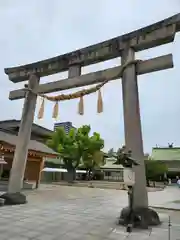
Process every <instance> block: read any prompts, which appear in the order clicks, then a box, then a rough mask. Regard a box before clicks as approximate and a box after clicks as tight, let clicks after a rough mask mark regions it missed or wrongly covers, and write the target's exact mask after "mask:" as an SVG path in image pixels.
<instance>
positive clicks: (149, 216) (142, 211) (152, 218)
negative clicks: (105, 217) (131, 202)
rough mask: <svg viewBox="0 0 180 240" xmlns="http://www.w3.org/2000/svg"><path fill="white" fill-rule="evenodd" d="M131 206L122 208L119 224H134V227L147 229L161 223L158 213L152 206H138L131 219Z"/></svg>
mask: <svg viewBox="0 0 180 240" xmlns="http://www.w3.org/2000/svg"><path fill="white" fill-rule="evenodd" d="M129 214H130V208H129V207H125V208H123V209H122V211H121V213H120V218H119V224H120V225H123V226H128V225H129V224H131V225H132V227H134V228H141V229H147V228H148V227H149V226H157V225H160V224H161V221H160V219H159V216H158V213H157V212H156V211H155V210H153V209H151V208H136V209H134V210H133V214H132V220H131V221H129Z"/></svg>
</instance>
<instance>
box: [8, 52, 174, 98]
mask: <svg viewBox="0 0 180 240" xmlns="http://www.w3.org/2000/svg"><path fill="white" fill-rule="evenodd" d="M172 67H173V58H172V54H168V55H164V56H160V57H156V58H152V59H149V60H144V61H142V62H139V63H138V64H137V74H139V75H141V74H146V73H150V72H155V71H160V70H164V69H169V68H172ZM120 68H121V66H118V67H113V68H109V69H106V70H101V71H98V72H93V73H88V74H85V75H81V76H79V77H74V78H67V79H63V80H58V81H55V82H50V83H45V84H41V85H39V87H38V88H37V92H38V93H50V92H57V91H62V90H67V89H71V88H76V87H83V86H87V85H92V84H97V83H100V82H103V81H104V80H105V79H108V80H115V79H118V78H120V77H121V75H120V74H119V73H120ZM24 97H25V91H24V89H19V90H14V91H11V92H10V94H9V99H10V100H16V99H22V98H24Z"/></svg>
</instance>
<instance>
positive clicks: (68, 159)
mask: <svg viewBox="0 0 180 240" xmlns="http://www.w3.org/2000/svg"><path fill="white" fill-rule="evenodd" d="M90 130H91V128H90V126H89V125H84V126H82V127H80V128H78V129H77V130H76V129H71V130H70V131H69V133H68V134H66V133H65V131H64V129H63V128H61V127H60V128H57V129H56V130H55V131H54V132H53V133H52V135H51V138H50V140H48V142H47V145H48V146H49V147H50V148H52V149H53V150H54V151H56V152H57V153H59V155H60V157H61V158H62V159H63V162H64V166H65V168H66V169H67V171H68V181H69V182H72V181H73V180H74V179H75V171H76V168H77V167H78V166H79V164H80V162H81V161H83V163H84V161H85V159H86V161H88V164H89V166H90V165H91V164H90V163H91V160H90V159H91V156H93V157H94V156H95V154H96V152H98V150H100V149H101V148H102V147H103V146H104V141H103V140H102V139H100V135H99V134H98V133H94V134H93V136H91V137H90V136H89V134H90ZM93 163H94V162H93Z"/></svg>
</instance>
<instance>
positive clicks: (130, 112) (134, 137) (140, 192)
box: [119, 47, 160, 228]
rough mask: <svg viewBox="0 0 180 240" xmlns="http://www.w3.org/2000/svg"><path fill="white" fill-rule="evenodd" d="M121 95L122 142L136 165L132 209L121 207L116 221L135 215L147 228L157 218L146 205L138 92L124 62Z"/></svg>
mask: <svg viewBox="0 0 180 240" xmlns="http://www.w3.org/2000/svg"><path fill="white" fill-rule="evenodd" d="M121 60H122V64H124V63H125V62H127V61H131V60H135V51H134V50H133V48H129V47H127V48H125V49H124V50H123V52H122V58H121ZM122 96H123V111H124V131H125V145H126V147H127V149H130V150H131V151H132V157H133V158H134V159H136V161H137V163H138V164H139V165H137V166H133V168H134V172H135V184H134V186H133V202H132V209H130V206H128V207H126V208H123V209H122V211H121V215H120V221H119V223H120V224H121V223H123V224H132V225H135V224H136V220H135V219H138V218H140V219H139V222H138V223H137V226H138V227H142V228H148V226H150V225H159V224H160V219H159V216H158V214H157V213H156V212H155V211H154V210H153V209H150V208H148V195H147V189H146V173H145V166H144V165H145V163H144V151H143V139H142V130H141V117H140V107H139V93H138V83H137V74H136V65H135V64H133V65H130V66H128V67H127V68H126V69H125V70H124V72H123V76H122ZM132 210H133V213H132ZM129 218H132V219H129Z"/></svg>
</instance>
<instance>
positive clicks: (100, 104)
mask: <svg viewBox="0 0 180 240" xmlns="http://www.w3.org/2000/svg"><path fill="white" fill-rule="evenodd" d="M102 112H103V100H102V95H101V90H100V89H99V90H98V100H97V113H102Z"/></svg>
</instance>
